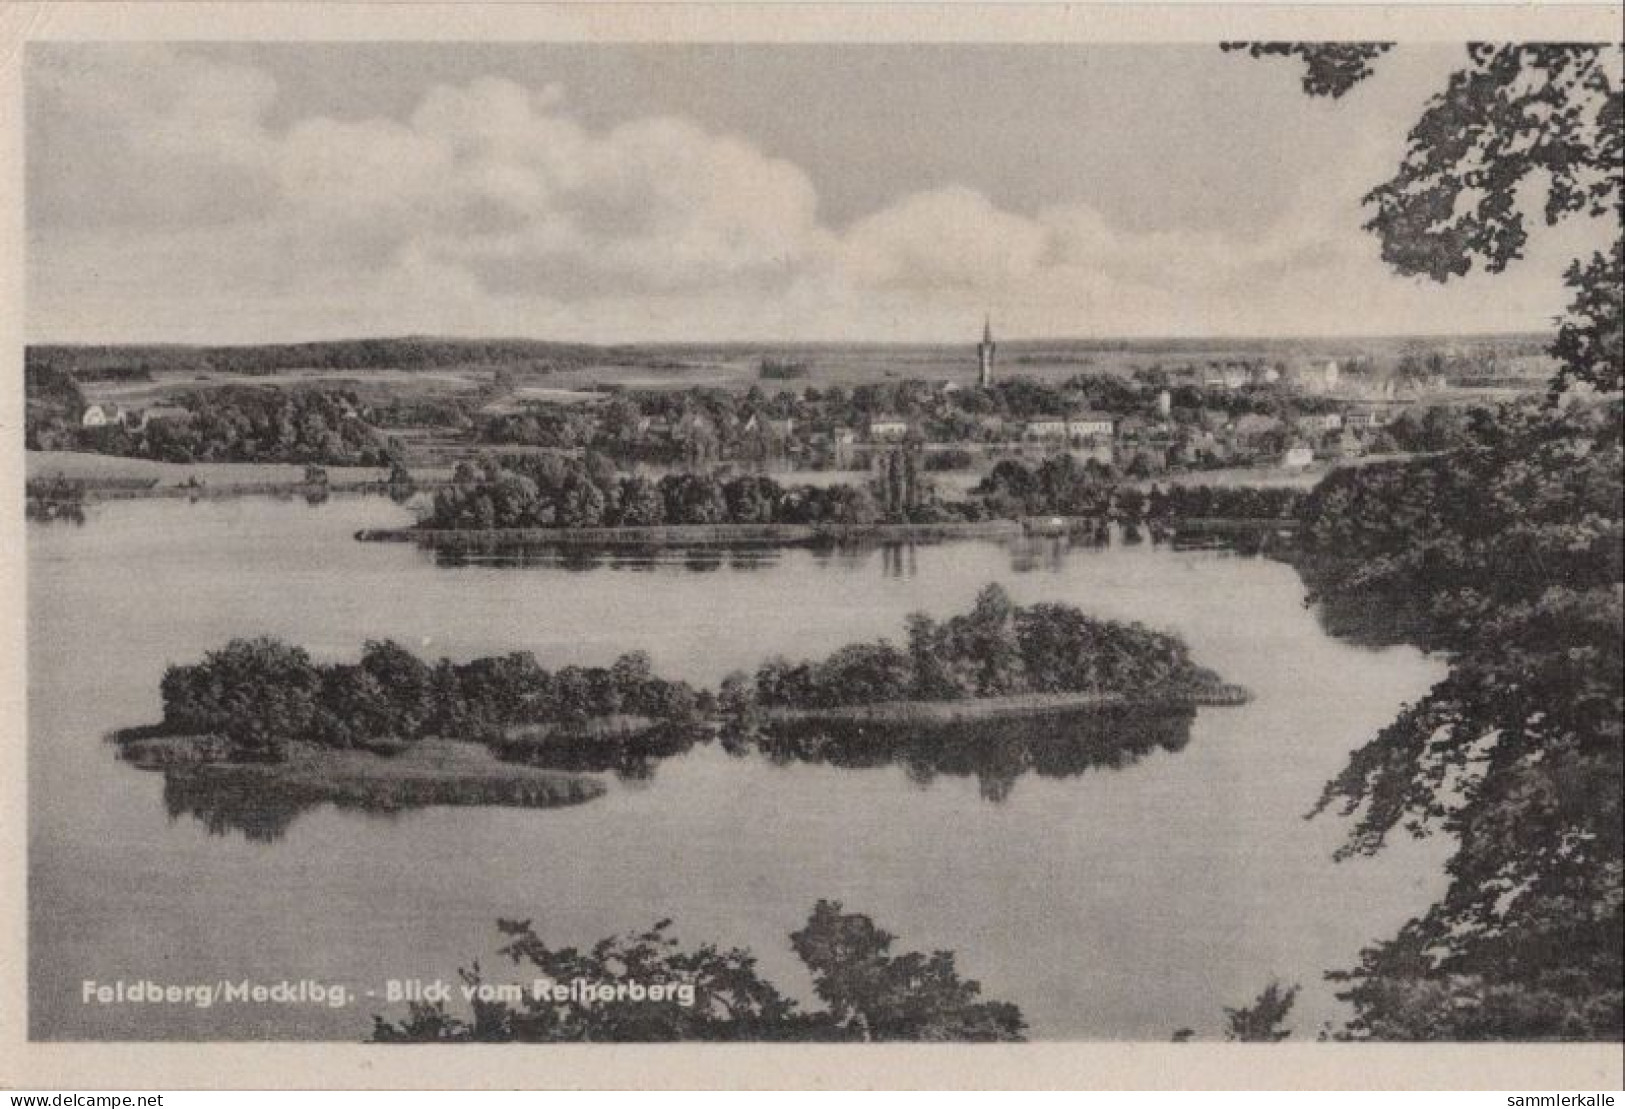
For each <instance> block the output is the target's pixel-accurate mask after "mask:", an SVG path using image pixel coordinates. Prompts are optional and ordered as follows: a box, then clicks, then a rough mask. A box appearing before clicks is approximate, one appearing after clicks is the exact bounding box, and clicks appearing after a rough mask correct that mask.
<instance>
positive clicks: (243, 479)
mask: <svg viewBox="0 0 1625 1109" xmlns="http://www.w3.org/2000/svg"><path fill="white" fill-rule="evenodd" d="M24 457H25V458H26V460H27V461H26V473H27V476H28V479H29V480H30V481H33V480H36V479H43V478H53V477H56V476H58V475H60V476H62V477H65V478H67V479H69V480H70V481H83V482H86V483H88V484H91V485H94V484H95V483H96V482H98V481H119V482H128V481H145V480H156V482H157V484H158V487H159V488H162V487H164V486H170V485H182V484H185V483H186V482H187V481H189V480H191V479H193V478H196V479H197V480H198V481H202V482H206V483H208V484H209V485H216V486H218V485H239V484H240V485H263V484H287V485H301V484H303V483H304V480H305V468H304V467H303V466H301V465H298V464H296V463H291V462H287V463H284V462H154V461H153V460H151V459H148V458H123V457H120V456H118V455H111V454H90V453H86V452H83V451H27V452H25V454H24ZM324 469H326V470H327V476H328V479H329V480H330V481H333V482H350V481H380V480H382V479H383V478H385V477H388V476H389V475H388V473H387V471H385V470H383V469H381V468H380V467H377V466H327V467H324Z"/></svg>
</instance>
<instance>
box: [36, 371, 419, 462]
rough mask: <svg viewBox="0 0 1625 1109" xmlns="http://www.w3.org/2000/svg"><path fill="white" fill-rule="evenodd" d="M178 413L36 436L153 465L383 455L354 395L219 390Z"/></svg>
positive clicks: (197, 394)
mask: <svg viewBox="0 0 1625 1109" xmlns="http://www.w3.org/2000/svg"><path fill="white" fill-rule="evenodd" d="M171 405H172V406H173V407H176V408H179V409H182V410H184V415H168V416H165V417H164V418H154V419H149V420H146V421H145V422H143V423H139V424H131V423H127V422H124V421H122V420H120V421H116V422H114V423H110V424H107V425H105V426H102V427H80V426H78V418H77V416H74V417H73V418H72V420H71V422H68V423H66V424H65V425H59V426H57V427H56V428H55V429H54V430H53V431H52V433H51V434H49V435H46V434H43V433H42V434H40V435H38V436H37V440H38V442H39V443H40V444H41V445H42V446H43V445H45V444H47V443H49V444H50V445H51V446H53V447H55V448H56V449H63V450H88V451H95V452H98V453H101V454H114V455H121V456H125V457H131V458H150V459H154V460H156V461H159V462H293V463H318V464H321V465H329V466H384V465H388V464H389V461H390V456H389V451H388V449H387V448H386V447H385V446H384V445H383V444H382V443H381V442H380V441H379V439H378V436H377V435H376V434H375V433H374V432H373V430H372V429H371V428H370V427H369V426H368V425H367V423H366V421H365V420H363V419H362V418H361V415H360V402H359V401H358V399H357V398H356V396H355V394H354V393H351V392H349V391H346V390H332V389H276V388H269V387H253V386H226V387H222V388H219V389H200V390H196V391H194V392H189V393H184V394H181V395H179V396H177V397H175V398H173V399H172V401H171Z"/></svg>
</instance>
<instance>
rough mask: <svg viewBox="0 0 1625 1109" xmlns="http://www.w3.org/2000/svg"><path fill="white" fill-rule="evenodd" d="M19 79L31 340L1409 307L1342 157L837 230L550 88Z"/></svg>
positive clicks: (579, 333)
mask: <svg viewBox="0 0 1625 1109" xmlns="http://www.w3.org/2000/svg"><path fill="white" fill-rule="evenodd" d="M28 81H29V141H28V151H27V153H28V181H29V194H28V216H29V228H30V248H31V250H30V265H29V272H30V282H31V298H30V304H31V313H33V314H32V316H31V320H30V328H31V331H33V332H35V333H43V334H44V335H46V336H47V337H53V338H85V339H90V338H107V339H112V338H124V337H131V338H148V339H158V338H174V339H210V338H217V339H232V340H251V339H273V338H295V337H300V336H305V335H314V334H325V335H354V334H363V333H379V332H407V331H415V332H421V331H429V330H434V331H445V332H462V333H473V332H491V331H501V332H504V333H525V334H540V335H556V336H559V337H571V338H587V339H598V340H604V341H620V340H636V339H644V338H729V337H737V338H768V337H781V338H796V337H802V338H814V337H816V338H841V337H854V338H857V337H862V338H869V337H874V338H932V337H940V336H943V335H945V334H954V333H957V332H959V331H962V330H963V329H964V328H965V327H966V326H967V325H966V322H965V321H966V319H967V317H977V316H979V315H980V312H981V311H982V310H983V309H984V308H993V309H996V310H997V311H998V312H999V314H1000V316H1001V320H1002V321H1008V323H1009V324H1010V325H1011V326H1013V327H1014V328H1016V329H1019V330H1025V331H1028V332H1029V333H1049V334H1068V333H1070V334H1079V333H1082V334H1088V333H1109V334H1123V333H1133V332H1178V331H1186V332H1188V331H1209V332H1223V333H1235V332H1237V331H1241V330H1251V331H1290V330H1311V329H1329V330H1350V328H1349V327H1346V326H1345V327H1343V328H1338V327H1337V326H1336V323H1337V320H1336V318H1335V317H1334V316H1333V315H1330V314H1329V313H1328V304H1327V303H1326V302H1327V300H1328V297H1327V295H1326V294H1327V292H1329V291H1331V290H1333V289H1336V288H1338V287H1340V286H1343V285H1346V284H1348V283H1350V282H1367V283H1373V282H1374V283H1375V284H1373V285H1371V288H1372V290H1373V292H1372V294H1371V295H1372V296H1373V297H1374V298H1375V300H1376V301H1380V302H1381V303H1382V305H1383V306H1385V307H1386V306H1388V305H1389V304H1390V303H1391V305H1392V306H1393V307H1394V308H1395V309H1396V310H1397V311H1398V312H1399V314H1400V316H1403V315H1404V314H1405V312H1407V311H1410V312H1411V313H1412V315H1414V314H1415V308H1414V305H1417V304H1422V305H1424V306H1425V305H1426V304H1427V298H1426V297H1423V298H1422V299H1421V300H1417V299H1416V297H1417V294H1416V292H1415V290H1414V287H1412V286H1406V285H1403V284H1402V283H1396V282H1393V281H1392V280H1391V279H1389V280H1388V281H1387V284H1386V285H1384V284H1383V282H1384V278H1385V273H1384V271H1383V270H1382V268H1381V266H1380V262H1378V261H1377V260H1376V258H1375V246H1374V244H1372V243H1371V242H1369V241H1368V240H1366V239H1365V238H1364V237H1362V236H1361V234H1360V233H1359V231H1358V227H1357V225H1358V211H1357V197H1358V186H1359V185H1360V184H1363V183H1369V180H1371V178H1370V177H1369V176H1365V175H1366V172H1367V171H1366V167H1365V165H1364V163H1363V162H1360V163H1359V164H1358V165H1357V166H1356V168H1355V169H1353V170H1348V169H1345V176H1346V177H1347V180H1343V179H1332V178H1327V177H1324V176H1323V177H1322V178H1321V179H1319V180H1318V181H1315V182H1314V183H1313V186H1312V187H1309V186H1306V187H1305V188H1303V189H1302V190H1301V198H1300V201H1299V202H1298V203H1297V204H1295V205H1293V206H1291V207H1289V208H1288V209H1286V210H1284V211H1283V212H1281V213H1279V215H1278V218H1277V219H1276V220H1275V221H1274V222H1273V224H1272V225H1271V228H1270V230H1269V231H1268V232H1267V233H1265V234H1262V235H1253V236H1251V237H1249V238H1246V239H1241V238H1238V237H1237V236H1236V235H1234V234H1227V233H1224V232H1221V231H1216V230H1196V231H1192V230H1179V231H1153V232H1131V231H1127V230H1125V229H1123V228H1120V227H1114V226H1113V225H1111V224H1110V223H1109V222H1108V221H1107V220H1105V219H1104V218H1103V217H1102V216H1101V215H1100V214H1099V212H1097V211H1096V210H1094V209H1093V208H1091V207H1090V206H1089V205H1088V204H1087V203H1086V202H1084V201H1083V200H1081V199H1068V198H1058V202H1057V203H1056V204H1055V205H1053V206H1051V207H1048V208H1044V209H1042V210H1039V211H1035V212H1028V213H1022V212H1016V211H1011V210H1008V209H1006V208H1004V207H1001V206H1000V205H999V204H998V203H997V202H996V201H995V200H994V199H992V198H989V197H988V196H985V195H983V194H981V193H979V192H977V191H975V190H972V189H969V188H964V187H959V186H947V187H935V188H929V189H922V190H918V191H913V192H908V191H904V192H903V193H902V194H901V195H899V196H898V197H897V198H896V199H895V201H894V202H892V203H890V204H889V205H887V206H885V207H884V208H883V209H881V210H879V211H876V212H873V213H871V214H869V215H867V216H864V217H863V218H860V219H857V220H856V221H854V222H852V223H850V224H849V225H847V226H844V227H835V226H830V225H828V224H827V223H826V222H825V221H823V220H822V219H821V218H820V213H819V210H818V194H817V190H816V188H815V186H814V183H813V180H812V179H811V178H810V177H809V175H808V173H807V172H806V171H804V170H803V169H802V168H801V167H799V166H797V165H794V164H792V163H790V162H788V161H785V160H783V159H780V158H775V157H772V156H770V155H769V154H767V153H765V152H764V151H763V150H762V149H761V148H760V147H759V146H757V145H756V144H754V143H753V142H752V141H750V140H749V139H748V138H745V137H742V136H739V135H733V134H728V133H724V132H720V131H717V130H714V129H712V128H709V127H707V126H705V125H704V124H702V123H700V122H696V121H694V120H692V119H685V118H676V117H668V116H652V117H649V118H643V119H633V120H628V121H626V122H622V123H620V124H618V125H614V126H608V127H601V128H597V129H594V128H590V127H588V126H586V125H585V124H583V123H582V122H581V121H580V118H579V116H578V115H577V114H576V113H574V112H572V110H571V107H570V103H569V100H568V90H564V89H560V88H559V87H557V86H556V85H543V86H540V87H527V86H524V85H520V84H516V83H514V82H512V81H508V80H498V79H489V78H487V79H479V80H475V81H472V82H470V83H468V84H465V85H458V86H451V85H437V86H434V87H431V88H428V89H426V90H425V91H424V93H423V94H422V96H421V97H420V99H419V100H418V102H417V103H416V105H415V107H414V108H413V109H412V110H411V111H410V112H408V113H406V114H404V115H403V116H402V117H401V118H387V117H382V116H379V117H373V118H360V119H357V118H346V119H338V118H328V117H324V116H313V117H307V118H299V119H292V120H278V119H277V118H276V111H275V110H276V107H277V105H278V98H279V90H278V88H277V86H276V83H275V81H274V80H273V79H272V78H271V77H270V76H269V75H268V74H267V73H266V72H264V71H262V70H259V69H256V68H255V67H253V66H249V65H241V64H234V63H230V62H225V61H220V60H218V59H216V58H206V57H202V56H197V55H194V54H190V53H188V52H186V51H185V50H184V49H175V48H167V47H134V48H132V47H125V46H118V47H90V46H77V47H73V48H57V49H53V50H52V51H50V52H47V53H41V54H39V55H38V56H37V57H31V59H30V65H29V70H28ZM1389 156H1390V155H1389V154H1388V152H1387V151H1386V150H1375V151H1374V152H1372V153H1371V159H1374V160H1378V161H1380V160H1381V159H1383V158H1387V157H1389ZM1379 286H1380V287H1381V289H1380V291H1377V290H1378V288H1379ZM1396 290H1398V291H1399V293H1402V294H1403V295H1396ZM1457 299H1459V298H1457ZM1407 306H1411V307H1407ZM1396 321H1397V322H1399V323H1408V322H1410V321H1409V320H1400V319H1398V317H1396ZM1355 322H1358V321H1355ZM1283 324H1284V325H1285V326H1283ZM1354 329H1356V330H1357V329H1358V328H1357V327H1356V328H1354Z"/></svg>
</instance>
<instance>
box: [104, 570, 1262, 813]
mask: <svg viewBox="0 0 1625 1109" xmlns="http://www.w3.org/2000/svg"><path fill="white" fill-rule="evenodd" d="M161 693H162V699H163V705H164V718H163V720H162V722H160V723H159V724H156V725H152V726H150V727H141V728H127V729H124V730H123V731H121V732H118V733H115V734H114V736H113V737H112V738H113V740H114V742H115V743H116V744H117V745H118V747H119V753H120V757H122V758H123V759H125V760H127V761H129V762H131V763H134V764H135V765H138V766H142V767H144V768H147V769H153V770H161V771H163V772H164V773H165V775H166V779H167V782H166V785H167V788H166V794H165V795H166V798H167V801H168V804H169V806H170V810H171V812H172V813H179V812H189V813H192V814H193V815H195V816H197V817H198V818H199V819H200V820H203V821H204V823H205V824H207V825H208V826H209V827H210V828H211V829H213V830H224V829H227V828H235V829H238V830H240V831H243V832H244V833H245V834H246V835H248V836H250V837H251V838H257V839H266V838H274V837H275V836H276V835H278V834H280V833H281V831H282V830H283V829H285V828H286V827H287V824H288V823H289V822H290V821H291V820H292V819H293V818H294V816H296V815H297V814H298V813H300V812H302V811H304V810H305V809H307V808H310V807H312V806H314V805H318V804H323V803H331V804H334V805H338V806H340V807H346V808H358V809H363V810H366V811H375V812H376V811H383V812H395V811H399V810H401V809H406V808H415V807H421V806H425V805H507V806H517V807H525V808H551V807H555V806H558V805H568V804H576V803H579V802H582V801H587V800H590V799H592V798H594V797H597V796H599V795H600V794H602V793H603V792H604V789H605V785H604V782H603V781H602V779H601V777H599V775H602V774H604V773H606V772H612V773H614V774H615V775H616V776H617V777H618V778H620V779H621V780H622V781H625V782H634V783H635V782H645V781H648V780H649V779H650V778H651V777H652V776H653V774H654V768H655V765H656V763H657V762H658V761H659V760H660V759H662V758H668V757H671V756H673V755H678V754H681V753H683V752H685V751H687V750H689V749H690V748H691V747H693V746H694V745H695V744H696V743H700V742H708V741H710V740H711V739H713V738H715V737H716V736H718V735H719V734H720V735H724V736H725V737H728V738H727V739H726V740H725V742H728V743H730V744H731V745H732V748H733V749H735V750H737V749H738V747H739V746H740V745H741V743H745V744H753V745H755V746H756V747H758V748H759V749H760V750H762V751H764V752H766V753H767V754H769V755H771V756H773V757H800V758H807V759H810V760H812V761H827V762H829V763H831V764H832V765H838V766H860V765H873V764H874V763H875V762H876V761H877V760H878V761H882V762H884V761H901V762H903V763H904V764H905V765H908V766H909V767H911V768H912V770H913V772H915V773H916V775H917V776H918V775H927V776H928V775H929V774H935V773H949V774H975V775H976V776H977V777H978V778H979V779H981V780H982V781H983V784H984V793H986V794H987V795H988V796H990V797H994V798H997V797H1002V796H1003V795H1004V794H1006V793H1008V791H1009V788H1010V783H1012V782H1013V781H1014V780H1015V778H1016V777H1017V776H1019V775H1020V774H1022V773H1024V772H1026V771H1027V770H1029V769H1030V770H1035V771H1037V772H1038V773H1041V774H1046V775H1048V776H1055V777H1065V776H1070V775H1072V774H1076V773H1080V772H1081V771H1082V770H1084V769H1087V768H1089V767H1093V766H1122V765H1127V764H1128V763H1130V762H1133V761H1135V760H1136V759H1138V758H1139V757H1141V756H1142V755H1144V754H1145V753H1146V752H1148V751H1150V750H1153V749H1155V748H1157V747H1162V748H1165V749H1168V750H1177V749H1178V748H1180V747H1182V746H1184V744H1185V742H1186V740H1187V739H1188V735H1189V724H1190V719H1191V717H1192V716H1193V715H1194V713H1195V711H1196V707H1197V706H1198V705H1234V704H1240V703H1242V702H1243V701H1245V700H1246V699H1247V692H1246V691H1245V690H1243V689H1240V688H1238V687H1236V686H1231V685H1226V684H1225V683H1224V682H1222V681H1220V680H1219V677H1218V676H1217V675H1216V674H1214V673H1213V672H1212V671H1210V670H1207V669H1205V668H1203V667H1201V666H1198V665H1196V663H1195V662H1194V661H1193V660H1192V659H1191V657H1190V652H1189V650H1188V648H1187V647H1186V646H1185V644H1184V643H1183V642H1181V641H1180V640H1179V639H1177V638H1176V637H1174V636H1171V635H1167V634H1165V633H1162V632H1157V631H1153V630H1151V629H1149V628H1145V627H1142V626H1140V625H1138V624H1125V623H1120V622H1117V621H1111V620H1099V619H1095V618H1093V617H1089V616H1086V615H1084V614H1083V613H1082V612H1079V611H1078V610H1077V609H1075V608H1071V607H1069V606H1066V605H1058V604H1036V605H1030V606H1025V607H1023V606H1020V605H1016V604H1014V603H1013V602H1012V601H1011V599H1010V598H1009V596H1007V595H1006V594H1005V592H1004V590H1003V589H1001V588H1000V587H998V586H997V585H990V586H988V587H987V588H986V589H984V590H982V592H981V593H980V594H979V595H978V596H977V598H976V603H975V604H974V605H973V606H972V607H971V609H970V610H969V611H967V612H964V613H960V614H958V615H956V616H951V617H949V618H948V619H946V620H944V621H941V622H940V623H939V622H938V621H936V620H934V619H932V618H931V617H929V616H927V615H925V614H923V613H916V614H914V615H913V616H910V617H909V619H908V627H907V639H906V641H905V643H904V644H903V645H902V646H894V645H893V644H891V643H889V642H888V641H886V640H884V639H881V640H878V641H874V642H869V643H852V644H848V645H847V646H845V647H842V648H841V649H839V650H837V651H835V652H834V653H833V654H831V655H829V656H828V657H827V658H824V659H821V660H809V661H801V662H791V661H790V660H788V659H785V658H782V657H774V658H770V659H768V660H767V661H765V662H764V663H762V665H761V666H760V667H758V669H757V671H756V673H755V674H754V675H751V674H745V673H734V674H730V675H729V676H728V677H727V678H725V679H723V681H722V683H721V685H720V687H719V688H718V689H716V690H714V691H713V690H709V689H695V688H693V687H692V686H690V685H688V684H687V683H685V682H680V681H668V680H666V679H663V678H660V677H657V676H655V675H654V674H653V673H652V672H651V667H650V661H649V658H648V656H647V655H644V654H642V653H641V652H639V653H633V654H627V655H623V656H621V657H620V658H618V659H616V660H615V662H614V663H613V664H612V665H610V666H607V667H591V666H589V667H582V666H565V667H562V668H560V669H558V670H554V671H548V670H545V669H543V668H542V667H541V666H540V665H539V664H538V663H537V661H536V658H535V656H534V655H532V654H530V653H529V652H524V651H517V652H513V653H511V654H507V655H501V656H495V657H490V658H477V659H473V660H472V661H469V662H466V663H455V662H452V661H451V660H450V659H441V660H439V661H438V662H437V663H432V664H431V663H429V662H427V661H425V660H423V659H420V658H418V657H417V656H416V655H414V654H413V653H412V652H410V651H408V650H406V649H405V648H404V647H402V646H400V645H399V644H397V643H391V642H387V641H386V642H372V643H368V644H367V645H366V647H365V649H364V650H363V651H362V655H361V659H360V661H359V662H357V663H330V664H324V663H318V662H316V661H314V660H313V659H312V658H311V657H310V655H309V654H308V653H307V652H305V651H304V650H302V649H300V648H298V647H292V646H289V645H287V644H285V643H280V642H278V641H276V640H273V639H251V640H233V641H232V642H231V643H228V644H227V645H226V646H225V647H223V648H221V649H220V650H217V651H211V652H209V653H208V654H207V655H206V656H205V657H204V659H203V661H202V662H200V663H197V664H194V665H190V666H171V667H170V668H169V669H168V670H167V671H166V672H165V674H164V678H163V683H162V688H161ZM746 737H749V738H748V739H747V738H746Z"/></svg>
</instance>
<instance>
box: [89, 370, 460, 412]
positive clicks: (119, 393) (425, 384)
mask: <svg viewBox="0 0 1625 1109" xmlns="http://www.w3.org/2000/svg"><path fill="white" fill-rule="evenodd" d="M490 376H491V375H490V374H489V373H488V372H484V371H481V370H476V369H472V368H471V369H467V370H404V369H387V368H385V369H359V370H282V371H278V372H276V373H264V374H234V373H225V372H212V373H198V372H195V371H189V370H188V371H176V372H169V371H166V370H157V371H154V372H153V374H152V380H150V381H85V382H82V383H81V384H80V387H79V388H80V391H81V392H82V393H83V394H84V397H85V400H86V401H87V402H88V403H90V404H102V403H112V404H120V405H125V406H127V407H137V408H139V407H142V406H145V405H150V404H162V403H165V402H166V401H168V400H169V399H170V398H172V397H175V396H177V395H179V394H182V393H192V392H197V391H198V390H200V389H219V388H224V387H226V386H275V387H278V388H284V389H287V388H299V387H304V388H318V387H319V388H323V389H343V390H346V391H349V392H353V393H356V394H357V395H359V396H361V397H363V398H364V399H371V400H384V399H389V398H400V399H402V400H407V399H421V398H426V397H434V396H449V395H455V394H459V393H468V392H472V391H473V390H475V389H478V388H480V387H481V386H482V385H484V384H486V383H487V382H488V381H489V379H490Z"/></svg>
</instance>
